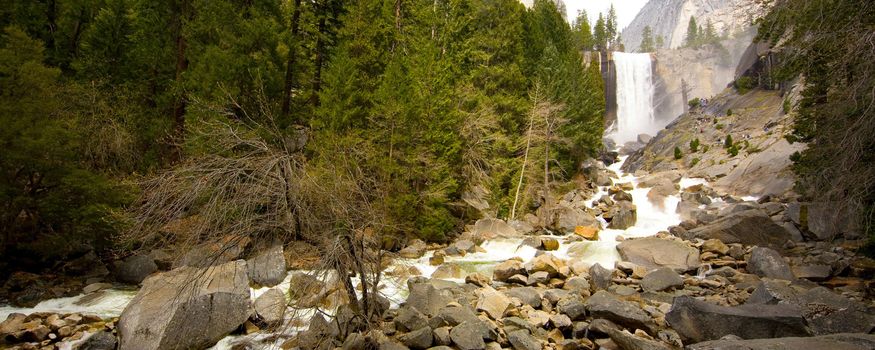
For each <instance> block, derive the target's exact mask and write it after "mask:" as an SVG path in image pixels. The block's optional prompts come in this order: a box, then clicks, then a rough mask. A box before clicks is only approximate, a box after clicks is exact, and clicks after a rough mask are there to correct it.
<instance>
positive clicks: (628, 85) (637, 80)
mask: <svg viewBox="0 0 875 350" xmlns="http://www.w3.org/2000/svg"><path fill="white" fill-rule="evenodd" d="M614 66H615V67H616V69H617V124H616V131H615V132H614V133H613V134H612V135H611V137H612V138H613V139H614V141H616V142H617V143H619V144H623V143H626V142H629V141H635V140H636V139H637V137H638V134H649V135H651V136H652V135H653V134H654V133H655V132H656V131H659V129H660V126H659V125H657V123H656V120H655V118H654V114H653V78H652V75H653V73H652V71H651V60H650V54H647V53H625V52H615V53H614Z"/></svg>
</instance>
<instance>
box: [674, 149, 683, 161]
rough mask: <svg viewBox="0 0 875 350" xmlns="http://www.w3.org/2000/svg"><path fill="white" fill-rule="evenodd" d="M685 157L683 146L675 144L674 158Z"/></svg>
mask: <svg viewBox="0 0 875 350" xmlns="http://www.w3.org/2000/svg"><path fill="white" fill-rule="evenodd" d="M683 157H684V154H683V152H681V148H680V147H677V146H675V148H674V159H681V158H683Z"/></svg>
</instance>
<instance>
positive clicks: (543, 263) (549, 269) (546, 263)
mask: <svg viewBox="0 0 875 350" xmlns="http://www.w3.org/2000/svg"><path fill="white" fill-rule="evenodd" d="M562 266H565V263H564V262H563V261H562V260H561V259H559V258H556V257H555V256H553V255H552V254H549V253H547V254H541V255H538V256H536V257H535V258H534V259H532V260H531V261H529V262H528V263H527V264H526V265H525V267H526V271H527V272H528V273H530V274H531V273H533V272H541V271H543V272H546V273H548V274H549V275H550V276H556V275H557V274H559V270H560V268H561V267H562Z"/></svg>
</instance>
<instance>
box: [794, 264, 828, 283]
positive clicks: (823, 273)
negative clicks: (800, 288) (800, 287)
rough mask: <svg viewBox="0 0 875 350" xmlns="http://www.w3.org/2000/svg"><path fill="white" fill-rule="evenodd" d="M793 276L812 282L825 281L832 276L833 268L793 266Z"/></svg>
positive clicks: (825, 266) (824, 266)
mask: <svg viewBox="0 0 875 350" xmlns="http://www.w3.org/2000/svg"><path fill="white" fill-rule="evenodd" d="M792 270H793V275H795V276H796V277H797V278H804V279H807V280H812V281H825V280H827V279H828V278H829V277H830V276H831V275H832V267H830V266H829V265H802V266H793V267H792Z"/></svg>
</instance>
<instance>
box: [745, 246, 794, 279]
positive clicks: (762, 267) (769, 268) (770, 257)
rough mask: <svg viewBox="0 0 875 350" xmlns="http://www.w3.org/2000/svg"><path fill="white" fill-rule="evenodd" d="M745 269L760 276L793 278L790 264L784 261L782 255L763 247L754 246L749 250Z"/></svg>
mask: <svg viewBox="0 0 875 350" xmlns="http://www.w3.org/2000/svg"><path fill="white" fill-rule="evenodd" d="M747 270H748V271H750V272H751V273H753V274H755V275H757V276H760V277H768V278H776V279H782V280H792V279H795V277H794V276H793V272H792V271H790V266H789V265H787V262H786V261H784V257H782V256H781V254H780V253H778V252H776V251H774V250H772V249H769V248H764V247H756V248H754V249H753V250H752V251H751V252H750V260H748V262H747Z"/></svg>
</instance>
